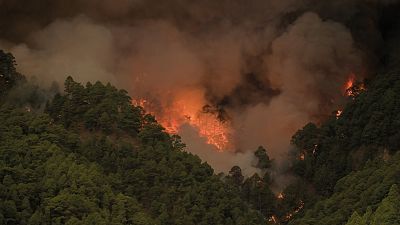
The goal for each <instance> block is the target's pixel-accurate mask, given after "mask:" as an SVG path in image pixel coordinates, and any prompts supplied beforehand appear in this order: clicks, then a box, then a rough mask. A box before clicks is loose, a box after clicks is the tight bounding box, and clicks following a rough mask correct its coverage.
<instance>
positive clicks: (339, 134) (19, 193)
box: [0, 51, 400, 225]
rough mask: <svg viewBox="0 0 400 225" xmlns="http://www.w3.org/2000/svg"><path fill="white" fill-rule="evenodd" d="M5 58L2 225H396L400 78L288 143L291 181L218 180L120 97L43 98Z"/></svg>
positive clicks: (264, 164)
mask: <svg viewBox="0 0 400 225" xmlns="http://www.w3.org/2000/svg"><path fill="white" fill-rule="evenodd" d="M15 65H16V62H15V59H14V57H13V56H12V55H11V54H9V53H5V52H3V51H0V121H1V123H0V181H1V184H0V203H1V204H0V224H7V225H9V224H30V225H34V224H71V225H72V224H74V225H75V224H76V225H80V224H82V225H83V224H113V225H120V224H121V225H122V224H123V225H125V224H134V225H148V224H149V225H151V224H154V225H176V224H177V225H179V224H182V225H190V224H193V225H202V224H204V225H212V224H215V225H220V224H227V225H235V224H238V225H239V224H240V225H251V224H254V225H255V224H291V225H297V224H299V225H313V224H316V225H317V224H326V225H341V224H343V225H345V224H346V225H355V224H357V225H358V224H362V225H378V224H385V225H386V224H388V225H389V224H400V222H399V221H400V201H399V200H400V199H399V187H398V184H399V181H400V167H399V166H400V153H397V152H398V150H399V147H400V131H399V129H398V127H399V125H400V116H399V115H400V102H399V101H400V75H399V73H385V74H382V75H378V76H376V77H375V78H374V79H372V80H370V81H368V82H367V83H365V84H362V85H366V89H365V88H360V86H358V85H361V84H357V85H355V86H354V87H352V88H353V89H352V90H350V91H351V93H352V94H351V95H350V96H349V98H348V100H347V102H348V103H347V105H346V106H345V107H344V109H343V113H342V114H341V115H340V116H337V115H336V114H332V116H331V117H330V118H329V119H327V120H326V121H325V122H323V123H322V124H320V125H316V124H313V123H310V124H307V125H306V126H305V127H304V128H303V129H301V130H299V131H298V132H297V133H296V134H294V136H293V139H292V144H293V146H294V149H295V150H294V151H293V152H292V153H291V161H290V162H291V166H290V168H289V170H288V171H287V172H286V173H290V174H292V175H294V179H293V182H292V183H291V184H290V185H289V186H287V187H286V188H285V190H283V192H282V193H280V194H279V195H278V198H277V194H276V193H273V192H272V191H271V185H272V184H273V183H274V182H275V181H274V177H273V176H272V173H271V170H272V169H273V168H272V167H273V161H272V159H270V157H269V156H268V152H267V150H266V149H265V148H263V147H259V148H258V149H256V150H255V152H254V156H255V158H256V159H257V160H258V161H257V165H256V166H257V167H258V168H259V169H260V170H261V171H263V173H262V174H254V175H253V176H250V177H244V176H243V174H242V170H241V168H240V167H238V166H235V167H233V168H232V169H231V170H230V171H229V173H228V174H219V175H216V174H215V173H214V171H213V169H212V168H211V167H210V166H209V165H208V164H207V163H205V162H202V161H201V159H200V158H199V157H197V156H195V155H192V154H190V153H188V152H187V151H186V146H185V144H184V143H183V142H182V141H181V139H180V137H179V136H177V135H170V134H168V133H166V132H165V130H164V128H163V127H162V126H161V125H160V124H158V123H157V121H156V119H155V118H154V117H153V116H152V115H149V114H147V113H146V112H145V111H144V109H143V108H141V107H138V106H133V105H132V104H131V98H130V97H129V95H128V93H127V92H126V91H124V90H119V89H117V88H115V87H113V86H112V85H111V84H103V83H101V82H95V83H87V84H85V85H83V84H80V83H78V82H76V81H74V80H73V78H72V77H68V78H67V79H66V80H65V83H64V86H63V88H64V90H63V91H59V90H58V89H59V88H58V87H57V85H53V86H52V87H51V88H50V89H43V88H41V87H40V86H38V85H36V84H35V82H34V81H32V80H29V81H28V80H27V79H25V77H24V76H23V75H21V74H19V73H18V72H17V71H16V68H15Z"/></svg>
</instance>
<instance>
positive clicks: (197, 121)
mask: <svg viewBox="0 0 400 225" xmlns="http://www.w3.org/2000/svg"><path fill="white" fill-rule="evenodd" d="M195 96H196V94H195V95H193V93H192V94H191V93H189V94H184V95H181V96H180V97H176V98H175V99H174V101H172V103H171V104H169V105H168V106H165V107H163V108H162V109H161V110H160V109H158V108H157V107H154V106H153V104H152V103H151V102H150V101H148V100H145V99H137V100H133V102H132V103H133V105H136V106H141V107H142V108H144V109H145V110H146V111H147V112H148V113H150V114H152V115H154V116H155V118H156V120H157V121H158V122H159V123H160V124H161V125H162V126H163V127H164V128H165V131H166V132H168V133H169V134H179V131H180V129H181V128H182V126H183V125H184V124H187V125H190V126H191V127H193V128H194V129H196V130H197V132H198V135H199V136H200V137H202V138H205V139H206V142H207V144H210V145H213V146H214V147H215V148H216V149H217V150H218V151H224V150H227V149H228V148H229V146H230V130H231V128H230V123H229V121H222V120H220V119H219V118H218V115H217V113H215V112H210V111H208V110H206V107H204V105H203V104H202V101H201V100H200V99H199V98H196V97H195Z"/></svg>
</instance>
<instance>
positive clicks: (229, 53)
mask: <svg viewBox="0 0 400 225" xmlns="http://www.w3.org/2000/svg"><path fill="white" fill-rule="evenodd" d="M399 9H400V4H399V1H396V0H326V1H321V0H279V1H275V0H247V1H242V0H218V1H216V0H202V1H200V0H197V1H196V0H164V1H159V0H69V1H67V0H36V1H24V0H0V48H4V49H5V50H7V51H11V52H12V53H13V54H14V55H15V56H16V58H17V61H18V64H19V65H18V69H19V70H20V71H21V72H22V73H24V74H26V75H28V76H30V75H34V76H36V77H37V78H38V80H40V81H42V83H44V84H50V83H52V82H53V81H58V82H59V83H62V82H63V80H64V79H65V77H66V76H68V75H72V76H74V77H75V78H76V79H77V80H78V81H81V82H87V81H91V82H94V81H96V80H101V81H106V82H111V83H113V84H115V85H116V86H118V87H120V88H124V89H127V90H128V91H129V93H130V94H131V95H132V96H134V97H145V98H147V99H155V101H154V102H157V104H159V107H160V108H161V109H162V108H165V107H168V106H170V105H171V104H172V102H174V101H175V102H176V101H177V99H179V100H180V101H181V100H182V99H184V100H186V101H188V102H190V101H191V99H185V95H187V96H192V95H193V96H194V98H195V99H196V101H198V102H199V104H198V108H199V110H202V109H204V106H207V107H209V109H212V111H213V112H218V113H219V114H220V115H219V116H220V118H221V119H225V120H230V122H231V124H232V136H233V137H232V141H233V142H234V143H235V149H234V151H233V153H232V152H231V153H224V154H231V155H229V157H228V156H226V155H224V154H223V153H218V154H217V153H214V152H212V151H208V150H207V146H206V145H204V143H203V144H199V140H194V136H193V135H192V134H193V131H191V130H190V129H189V128H187V127H186V128H185V129H183V131H182V132H183V133H182V136H183V138H184V140H185V136H186V137H187V138H186V140H187V141H188V142H189V143H188V146H189V148H190V149H191V151H192V152H195V153H197V154H199V155H201V156H202V158H203V159H204V160H211V161H213V160H214V161H215V163H214V164H213V166H214V168H219V169H220V170H222V171H225V170H227V167H228V166H230V165H232V164H233V163H235V164H243V165H246V164H247V165H248V164H251V163H250V161H251V157H248V154H247V152H249V151H254V150H255V149H256V148H257V147H258V146H259V145H264V146H265V147H266V148H267V150H268V151H269V153H270V154H271V155H272V156H273V157H275V158H279V157H281V155H284V154H285V153H286V152H287V150H288V149H289V148H290V146H289V143H290V137H291V135H293V133H294V132H295V131H296V130H297V129H299V128H301V127H302V126H303V125H304V124H306V123H307V122H309V121H314V122H318V120H320V119H321V118H323V117H325V116H327V115H330V114H331V113H332V111H333V110H335V109H337V108H338V107H340V104H341V101H342V100H343V90H342V89H343V84H344V83H345V82H346V80H347V79H348V77H349V75H350V74H355V75H356V77H357V79H359V80H362V79H363V78H365V77H368V76H373V75H374V74H375V72H376V71H380V70H381V68H382V67H384V66H387V65H395V64H397V63H399V62H400V57H398V55H399V54H398V51H397V50H399V49H400V48H399V47H398V43H397V42H398V41H397V40H398V37H399V36H400V32H399V31H400V25H399V23H400V22H399V21H400V20H399V18H398V11H399ZM189 90H190V91H189ZM189 92H190V93H191V94H190V95H189V94H187V93H189ZM196 105H197V104H196ZM207 107H206V108H207ZM185 130H186V132H185ZM200 142H201V141H200ZM235 152H236V153H237V152H241V154H236V155H235ZM245 153H246V154H245ZM215 154H217V155H215ZM243 155H246V157H243V159H242V160H238V159H237V158H236V157H241V156H243ZM216 159H221V160H216ZM229 160H231V161H229Z"/></svg>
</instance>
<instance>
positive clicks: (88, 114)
mask: <svg viewBox="0 0 400 225" xmlns="http://www.w3.org/2000/svg"><path fill="white" fill-rule="evenodd" d="M64 86H65V90H64V92H65V94H64V95H60V94H57V95H55V97H54V99H53V100H52V101H51V102H50V103H49V104H47V107H46V112H47V113H48V114H49V115H50V116H51V117H52V118H53V119H54V120H55V121H57V122H59V123H62V124H64V126H65V127H67V128H69V127H70V126H72V128H78V129H81V128H82V127H84V128H85V129H88V130H91V131H94V130H97V131H102V132H104V133H106V134H111V133H115V134H123V133H128V134H130V135H136V134H137V133H138V132H139V129H140V128H141V127H142V126H143V124H142V123H143V116H144V115H143V109H142V108H140V107H134V106H133V105H132V104H131V99H130V97H129V96H128V95H127V92H126V91H125V90H117V89H116V88H115V87H113V86H111V85H110V84H107V85H103V84H102V83H100V82H96V83H95V84H94V85H92V84H91V83H87V84H86V87H84V86H83V85H81V84H80V83H77V82H75V81H74V80H73V79H72V77H68V78H67V79H66V81H65V83H64Z"/></svg>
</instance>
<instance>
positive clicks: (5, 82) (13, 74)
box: [0, 50, 24, 99]
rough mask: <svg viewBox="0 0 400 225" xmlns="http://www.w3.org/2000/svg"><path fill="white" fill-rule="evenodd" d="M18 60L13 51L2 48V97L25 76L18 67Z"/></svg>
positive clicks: (0, 78) (0, 89)
mask: <svg viewBox="0 0 400 225" xmlns="http://www.w3.org/2000/svg"><path fill="white" fill-rule="evenodd" d="M15 66H16V62H15V59H14V56H13V55H11V53H5V52H4V51H2V50H0V99H1V98H3V97H4V96H6V95H7V93H8V91H9V90H10V89H11V88H12V87H14V86H15V85H16V84H17V82H18V81H20V80H23V79H24V77H23V76H22V75H21V74H19V73H18V72H17V71H16V69H15Z"/></svg>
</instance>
